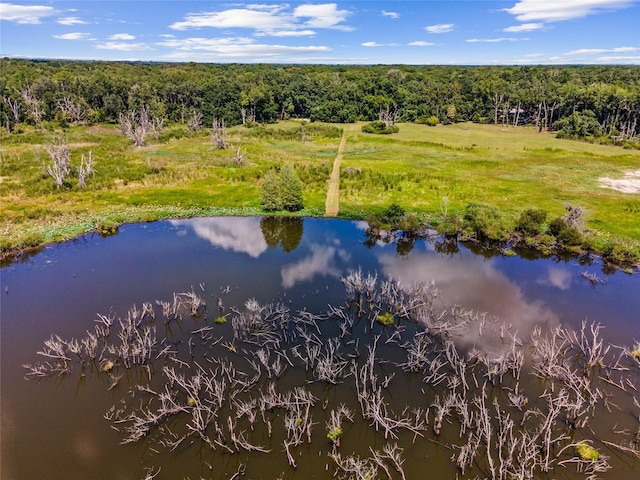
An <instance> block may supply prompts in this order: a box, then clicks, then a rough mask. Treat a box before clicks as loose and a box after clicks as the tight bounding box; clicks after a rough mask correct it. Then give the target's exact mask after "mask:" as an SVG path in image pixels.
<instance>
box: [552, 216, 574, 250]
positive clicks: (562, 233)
mask: <svg viewBox="0 0 640 480" xmlns="http://www.w3.org/2000/svg"><path fill="white" fill-rule="evenodd" d="M548 231H549V233H550V234H551V235H553V236H554V237H556V240H557V241H558V242H559V243H561V244H563V245H567V246H578V245H581V244H582V240H583V237H582V233H580V231H579V230H578V229H577V228H576V227H570V226H569V225H567V222H566V220H565V219H564V218H563V217H557V218H554V219H553V220H552V221H551V223H549V229H548Z"/></svg>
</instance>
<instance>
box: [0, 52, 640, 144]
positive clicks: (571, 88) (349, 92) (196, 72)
mask: <svg viewBox="0 0 640 480" xmlns="http://www.w3.org/2000/svg"><path fill="white" fill-rule="evenodd" d="M0 95H1V101H0V118H1V120H2V122H3V125H4V127H5V129H6V130H7V131H9V132H11V131H14V130H15V128H16V126H18V125H19V124H21V123H30V124H33V125H36V126H38V125H40V124H42V123H43V122H59V123H60V124H80V123H92V122H113V123H116V122H118V121H119V119H120V120H121V119H122V117H123V115H125V116H126V115H129V114H130V112H140V111H142V110H143V109H144V110H145V111H147V112H148V114H149V115H150V117H152V118H157V119H167V120H168V121H170V122H182V123H185V124H187V123H188V122H189V121H191V122H193V121H194V119H197V121H198V122H201V123H203V124H205V125H210V124H211V122H212V121H213V119H222V120H224V121H225V122H226V124H227V125H229V126H232V125H237V124H241V123H250V122H254V123H255V122H257V123H272V122H275V121H278V120H283V119H296V118H297V119H309V120H311V121H321V122H330V123H349V122H355V121H372V120H378V119H379V118H380V114H381V112H387V114H389V112H391V114H393V115H394V117H395V118H397V120H398V121H400V122H419V123H433V121H434V118H435V119H437V120H438V121H439V122H441V123H451V122H460V121H474V122H478V123H493V124H503V125H512V126H517V125H523V124H527V125H535V126H537V127H538V128H539V129H540V130H543V129H545V130H558V131H559V133H560V134H561V135H562V136H565V137H599V138H600V139H606V140H607V141H618V142H627V141H633V142H637V138H638V134H639V133H640V122H638V117H639V116H640V68H639V67H636V66H594V65H590V66H411V65H398V66H388V65H364V66H340V65H266V64H196V63H184V64H176V63H167V64H165V63H138V62H131V63H130V62H81V61H53V60H52V61H35V60H33V61H32V60H23V59H8V58H4V59H1V60H0Z"/></svg>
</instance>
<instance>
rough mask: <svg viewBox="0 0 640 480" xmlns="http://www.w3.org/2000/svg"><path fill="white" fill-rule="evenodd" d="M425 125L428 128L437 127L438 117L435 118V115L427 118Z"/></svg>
mask: <svg viewBox="0 0 640 480" xmlns="http://www.w3.org/2000/svg"><path fill="white" fill-rule="evenodd" d="M425 123H426V124H427V125H429V126H430V127H435V126H436V125H438V124H439V123H440V119H439V118H438V117H436V116H435V115H432V116H430V117H429V118H427V121H426V122H425Z"/></svg>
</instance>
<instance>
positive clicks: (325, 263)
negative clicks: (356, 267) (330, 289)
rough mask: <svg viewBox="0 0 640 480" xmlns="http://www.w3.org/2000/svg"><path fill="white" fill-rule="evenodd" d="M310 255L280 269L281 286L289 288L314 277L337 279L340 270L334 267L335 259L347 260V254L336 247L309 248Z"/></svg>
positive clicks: (313, 245)
mask: <svg viewBox="0 0 640 480" xmlns="http://www.w3.org/2000/svg"><path fill="white" fill-rule="evenodd" d="M309 249H310V250H311V255H310V256H307V257H304V258H303V259H301V260H300V261H298V262H297V263H294V264H291V265H286V266H284V267H282V269H281V271H280V273H281V275H282V286H283V287H284V288H291V287H293V286H294V285H295V284H297V283H300V282H306V281H309V280H311V279H312V278H313V277H315V276H316V275H323V276H331V277H335V278H339V277H340V275H341V270H340V269H339V268H337V267H336V265H335V263H336V261H335V259H336V256H338V258H340V259H342V260H345V259H346V258H348V254H347V252H345V251H344V250H342V249H341V248H338V247H336V246H328V245H316V244H312V245H310V246H309Z"/></svg>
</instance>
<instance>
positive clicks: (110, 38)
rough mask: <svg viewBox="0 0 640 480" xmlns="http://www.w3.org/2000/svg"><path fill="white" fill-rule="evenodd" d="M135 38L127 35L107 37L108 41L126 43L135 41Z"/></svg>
mask: <svg viewBox="0 0 640 480" xmlns="http://www.w3.org/2000/svg"><path fill="white" fill-rule="evenodd" d="M135 39H136V37H135V36H133V35H131V34H129V33H116V34H114V35H111V36H110V37H109V40H117V41H127V40H135Z"/></svg>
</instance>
